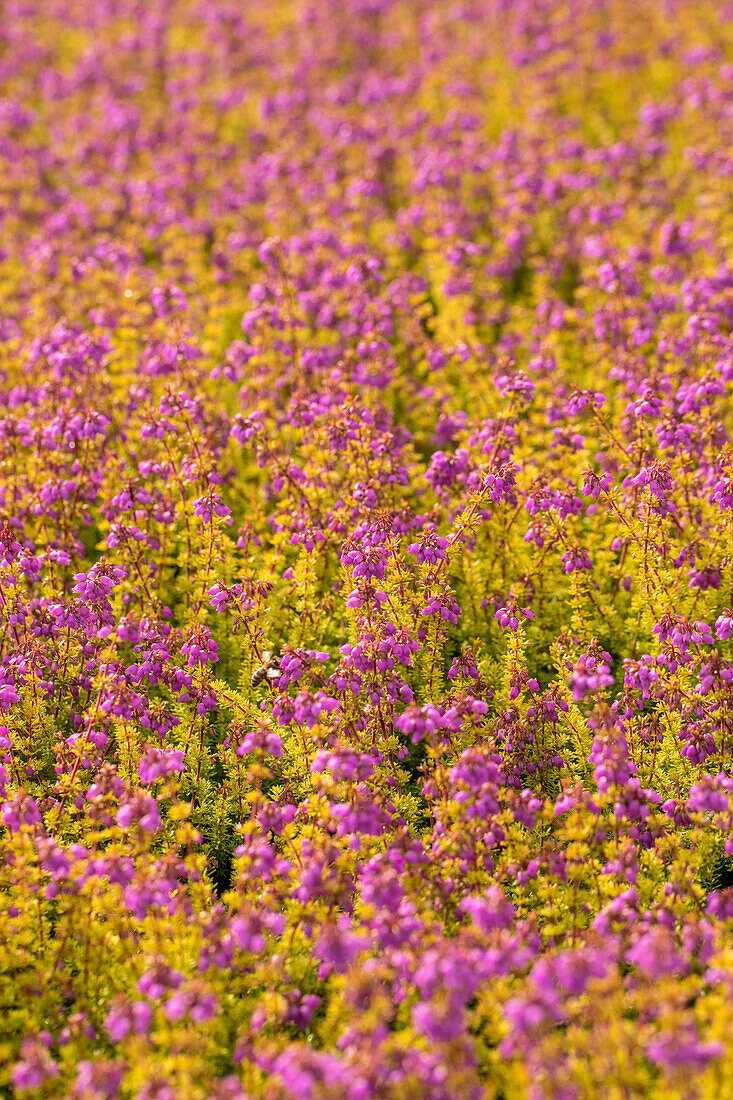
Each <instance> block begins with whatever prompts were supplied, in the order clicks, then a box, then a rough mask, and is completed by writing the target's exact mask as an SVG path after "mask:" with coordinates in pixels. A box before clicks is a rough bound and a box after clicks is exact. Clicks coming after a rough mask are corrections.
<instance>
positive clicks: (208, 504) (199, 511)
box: [193, 489, 232, 523]
mask: <svg viewBox="0 0 733 1100" xmlns="http://www.w3.org/2000/svg"><path fill="white" fill-rule="evenodd" d="M193 511H194V514H195V515H197V516H201V518H202V519H203V520H204V521H205V522H206V523H211V521H212V519H213V517H214V516H219V517H220V518H222V519H227V518H228V517H229V516H231V514H232V510H231V508H227V506H226V504H225V503H224V501H223V500H222V499H221V497H220V496H219V495H218V493H215V492H214V491H213V490H211V489H210V490H209V492H208V493H207V494H206V495H205V496H203V497H198V498H197V499H196V500H194V501H193Z"/></svg>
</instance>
